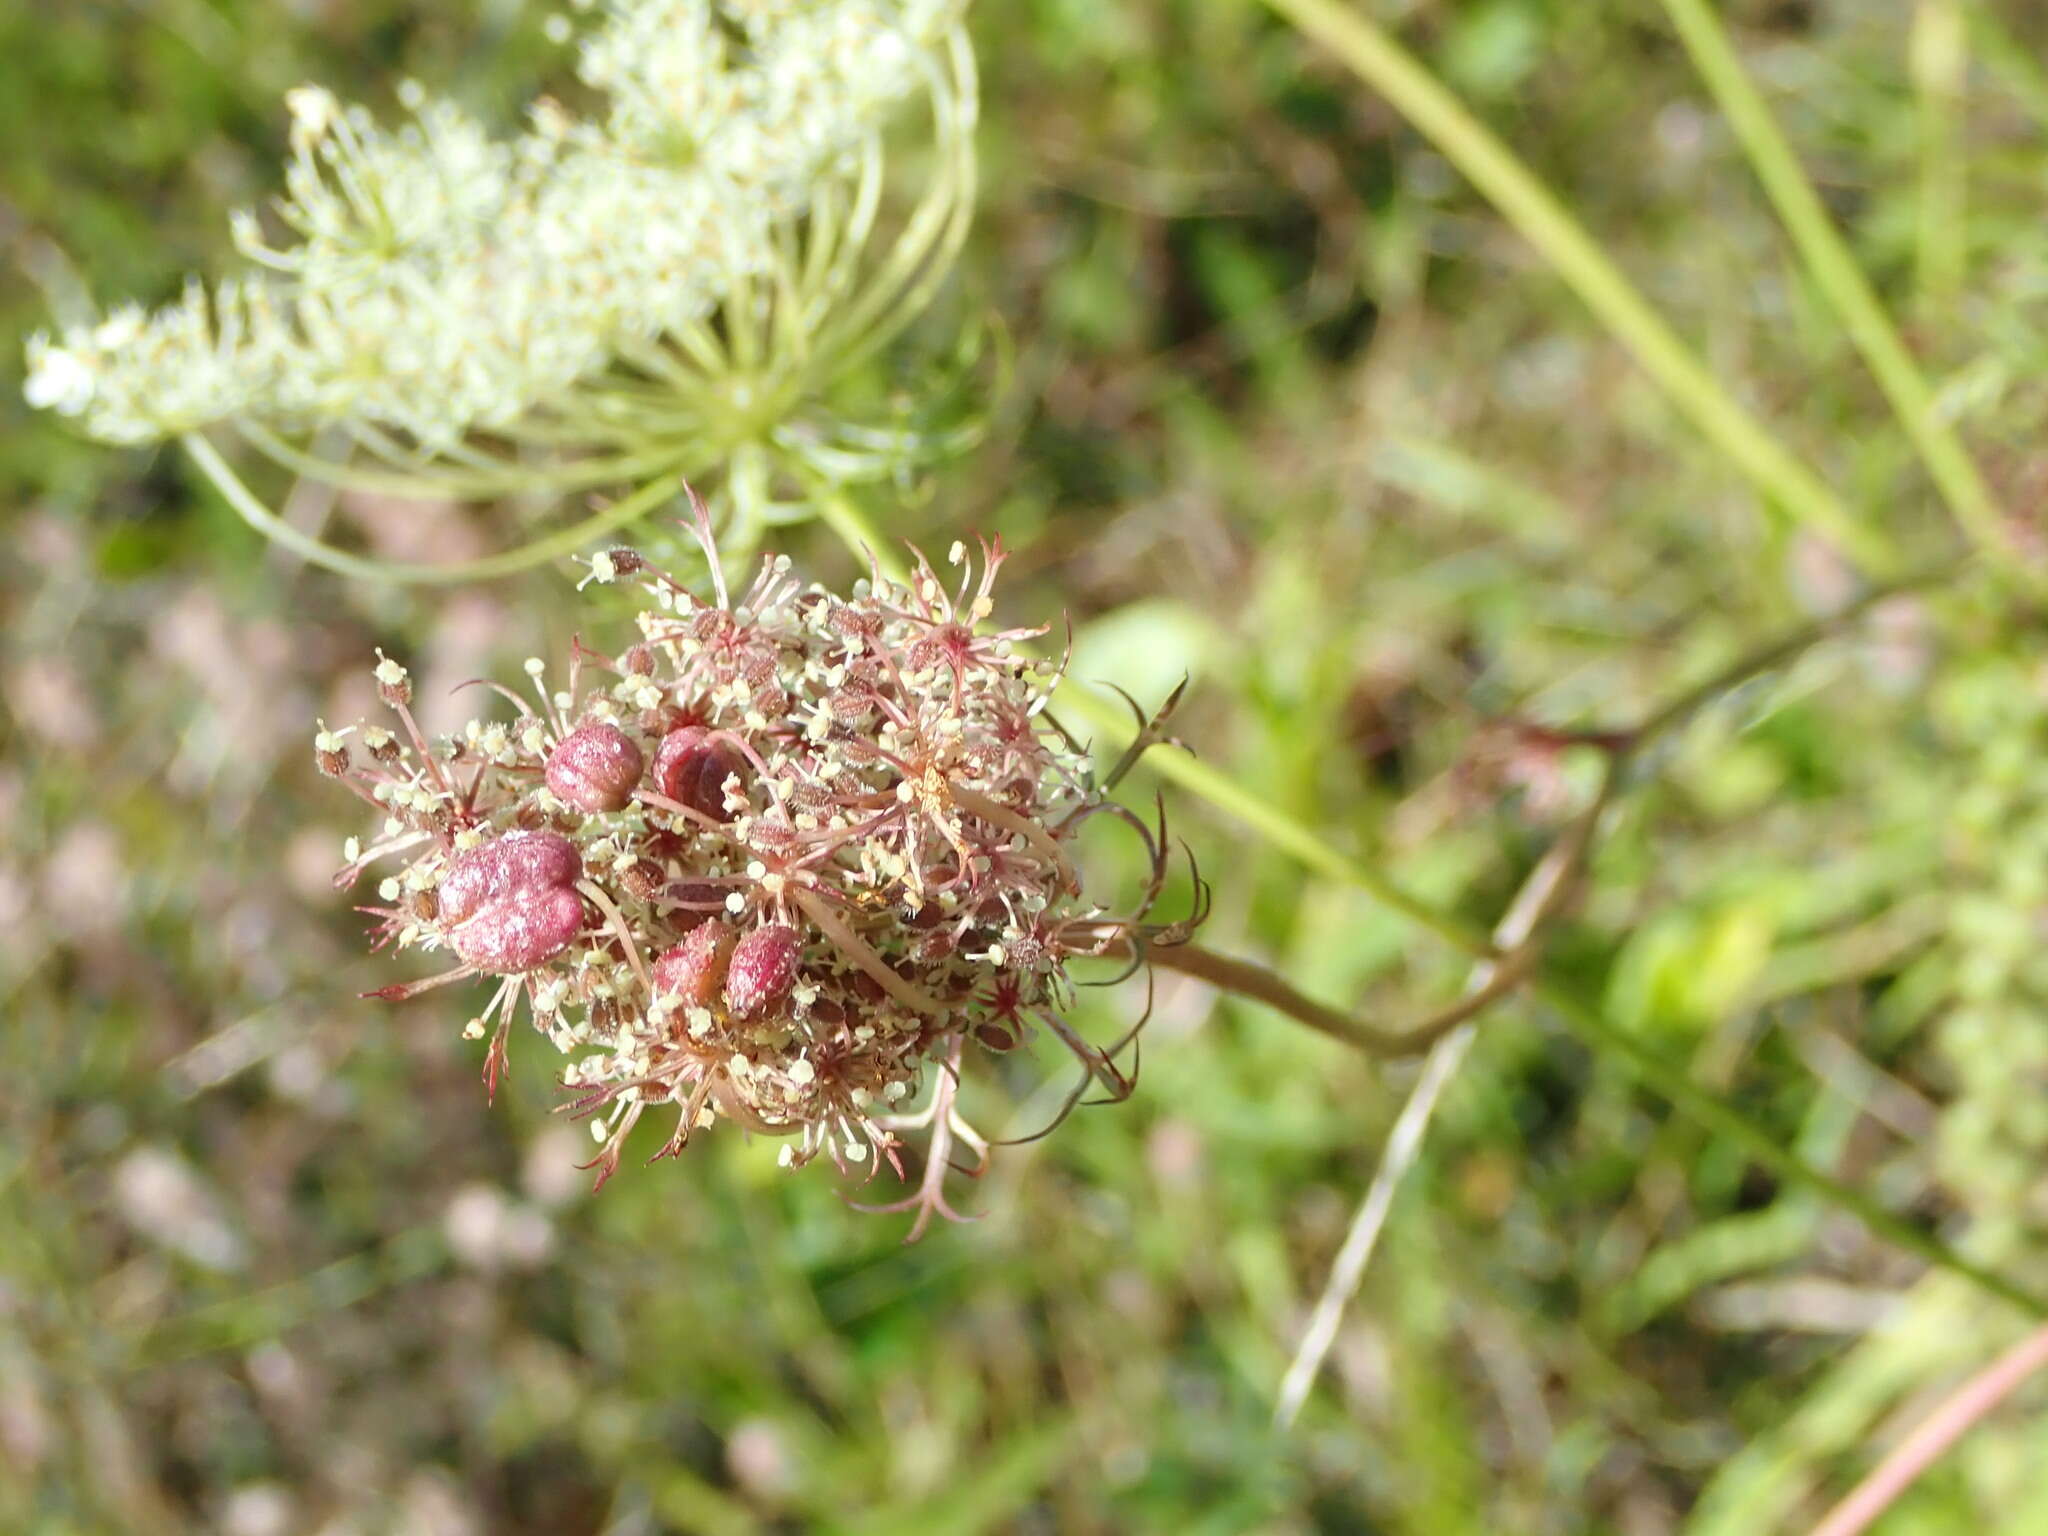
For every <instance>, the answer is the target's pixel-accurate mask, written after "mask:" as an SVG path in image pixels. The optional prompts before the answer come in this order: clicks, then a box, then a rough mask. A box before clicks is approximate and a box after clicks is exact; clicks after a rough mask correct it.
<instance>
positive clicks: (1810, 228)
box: [1663, 0, 2014, 555]
mask: <svg viewBox="0 0 2048 1536" xmlns="http://www.w3.org/2000/svg"><path fill="white" fill-rule="evenodd" d="M1663 5H1664V9H1665V11H1666V12H1668V13H1669V15H1670V17H1671V22H1672V25H1673V26H1674V27H1675V28H1676V29H1677V31H1678V35H1679V37H1680V38H1681V39H1682V40H1683V41H1684V43H1685V46H1686V50H1687V52H1689V53H1690V54H1691V55H1692V60H1693V64H1694V65H1695V66H1696V67H1697V68H1698V70H1699V72H1700V77H1701V79H1703V80H1705V81H1706V83H1707V89H1708V90H1709V91H1711V92H1712V93H1713V96H1714V100H1715V101H1716V102H1717V103H1718V104H1719V105H1720V108H1721V111H1722V113H1723V114H1724V115H1725V116H1726V117H1727V119H1728V122H1729V125H1730V126H1731V127H1732V128H1734V130H1735V136H1736V138H1738V139H1739V140H1741V142H1742V148H1743V152H1744V153H1745V154H1746V155H1747V156H1748V157H1749V163H1750V168H1751V169H1752V170H1754V171H1755V172H1756V177H1757V180H1758V181H1760V182H1762V183H1763V188H1764V192H1765V194H1766V195H1767V196H1768V197H1769V198H1770V200H1771V205H1772V206H1773V207H1774V208H1776V209H1777V211H1778V218H1779V219H1780V221H1782V222H1783V224H1784V226H1785V231H1786V233H1787V234H1789V235H1790V236H1791V237H1792V243H1793V244H1794V245H1795V246H1796V247H1797V248H1798V250H1799V256H1800V259H1801V260H1802V261H1804V262H1805V264H1806V270H1807V272H1808V274H1809V275H1810V276H1811V277H1812V278H1813V282H1814V286H1815V287H1816V288H1818V289H1819V290H1820V293H1821V296H1822V298H1824V299H1825V300H1826V301H1827V303H1828V305H1829V307H1830V308H1832V309H1833V310H1834V311H1835V314H1836V315H1837V317H1839V318H1840V320H1841V322H1842V324H1843V326H1844V327H1845V328H1846V330H1847V331H1848V333H1849V339H1850V340H1851V341H1852V342H1854V343H1855V345H1856V350H1857V351H1859V352H1861V353H1862V354H1863V360H1864V362H1865V363H1866V364H1868V365H1869V368H1870V371H1871V373H1872V375H1873V376H1874V377H1875V378H1876V380H1877V384H1878V388H1879V389H1880V390H1882V391H1883V392H1884V397H1885V399H1886V401H1887V402H1889V404H1890V405H1891V408H1892V412H1893V414H1894V415H1896V416H1897V417H1898V418H1899V423H1900V425H1902V426H1903V427H1904V428H1905V429H1906V435H1907V436H1908V437H1910V438H1911V439H1912V440H1913V446H1914V447H1915V448H1916V449H1917V450H1918V451H1919V454H1920V458H1921V461H1922V462H1923V463H1924V464H1925V465H1926V466H1927V473H1928V475H1929V477H1930V478H1931V479H1932V480H1933V481H1934V484H1935V487H1936V489H1938V490H1939V491H1940V492H1941V497H1942V500H1943V501H1945V502H1946V503H1947V504H1948V507H1949V510H1950V511H1951V512H1952V513H1953V514H1954V515H1955V519H1956V521H1957V522H1958V523H1960V524H1962V527H1963V531H1964V532H1965V533H1967V534H1968V535H1969V536H1970V538H1971V539H1972V540H1974V541H1975V542H1976V543H1977V545H1978V546H1979V547H1980V548H1982V549H1984V550H1987V551H1992V550H1995V551H2001V552H2004V553H2006V554H2008V555H2010V554H2013V553H2014V551H2013V547H2012V542H2011V535H2010V532H2009V530H2008V529H2007V526H2006V523H2005V519H2004V516H2003V514H2002V513H2001V512H2000V511H1999V508H1998V504H1997V502H1996V501H1995V500H1994V499H1993V498H1992V495H1991V492H1990V490H1989V489H1988V488H1986V486H1985V484H1984V482H1983V480H1982V479H1981V478H1980V477H1979V475H1978V473H1977V467H1976V465H1975V464H1973V463H1972V462H1971V461H1970V456H1969V454H1968V453H1967V452H1965V451H1964V448H1963V445H1962V442H1961V440H1960V439H1958V438H1957V436H1956V435H1955V433H1954V431H1953V430H1951V428H1950V427H1949V424H1948V422H1947V421H1945V420H1944V419H1943V418H1942V415H1941V410H1940V407H1939V405H1938V404H1937V403H1936V401H1935V398H1934V391H1933V390H1932V389H1930V388H1929V387H1928V384H1927V381H1926V380H1925V379H1924V378H1923V377H1922V376H1921V374H1920V370H1919V367H1918V366H1917V365H1916V364H1915V363H1914V361H1913V358H1912V354H1911V353H1909V352H1908V351H1907V350H1906V344H1905V342H1904V341H1902V340H1901V339H1900V338H1899V333H1898V331H1897V329H1896V328H1895V327H1894V326H1893V325H1892V322H1891V319H1890V317H1889V316H1887V315H1886V314H1885V311H1884V306H1883V304H1881V303H1880V302H1879V300H1878V297H1877V293H1876V291H1875V290H1874V289H1873V288H1872V287H1871V286H1870V280H1869V279H1868V278H1866V277H1865V276H1864V275H1863V271H1862V269H1861V268H1860V267H1858V266H1857V265H1856V260H1855V258H1854V257H1853V256H1851V255H1850V254H1849V247H1848V245H1847V243H1846V242H1845V241H1844V240H1843V239H1842V236H1841V233H1840V231H1838V230H1837V229H1836V228H1835V226H1834V222H1833V221H1832V220H1831V219H1830V218H1829V217H1828V213H1827V210H1826V209H1825V208H1823V207H1822V206H1821V201H1820V197H1819V195H1818V194H1817V193H1816V192H1815V191H1814V190H1813V184H1812V183H1811V182H1810V181H1808V180H1807V179H1806V173H1805V172H1804V171H1802V170H1801V169H1800V168H1799V161H1798V159H1797V158H1796V157H1795V156H1794V155H1793V153H1792V147H1791V145H1790V144H1788V143H1787V142H1786V140H1785V135H1784V133H1783V131H1782V130H1780V128H1779V127H1778V124H1777V121H1776V120H1775V119H1774V118H1773V117H1772V116H1771V109H1770V108H1769V106H1767V105H1766V104H1765V102H1764V99H1763V97H1762V95H1761V94H1760V93H1759V92H1758V91H1757V88H1756V86H1755V84H1754V83H1753V82H1752V81H1751V80H1750V78H1749V75H1748V72H1747V71H1745V70H1744V69H1743V67H1742V61H1741V59H1740V58H1739V57H1737V55H1736V52H1735V47H1734V45H1733V44H1732V43H1731V42H1730V41H1729V38H1728V33H1727V31H1726V30H1725V29H1724V28H1723V27H1722V25H1721V22H1720V19H1719V18H1718V17H1717V16H1716V15H1715V14H1714V11H1713V9H1712V7H1710V6H1709V5H1708V4H1707V0H1663Z"/></svg>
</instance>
